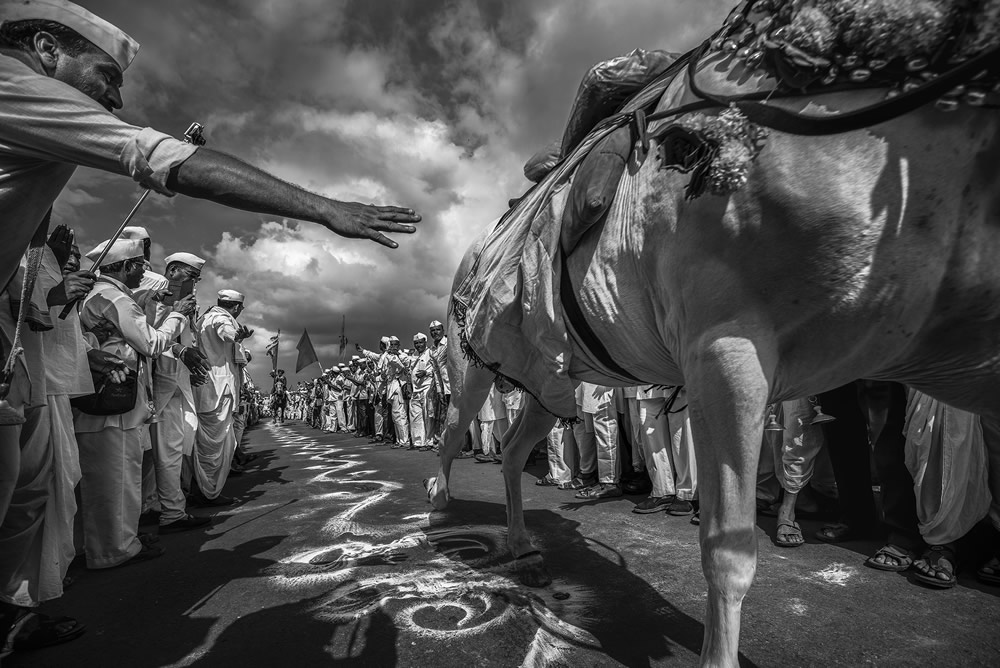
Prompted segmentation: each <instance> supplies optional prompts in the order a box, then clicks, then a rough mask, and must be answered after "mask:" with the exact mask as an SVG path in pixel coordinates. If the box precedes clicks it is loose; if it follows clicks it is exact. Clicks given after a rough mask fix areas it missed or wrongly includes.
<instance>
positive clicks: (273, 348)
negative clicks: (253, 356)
mask: <svg viewBox="0 0 1000 668" xmlns="http://www.w3.org/2000/svg"><path fill="white" fill-rule="evenodd" d="M264 354H265V355H267V356H268V357H277V356H278V335H277V334H275V335H274V336H272V337H271V340H270V341H268V342H267V347H266V348H264Z"/></svg>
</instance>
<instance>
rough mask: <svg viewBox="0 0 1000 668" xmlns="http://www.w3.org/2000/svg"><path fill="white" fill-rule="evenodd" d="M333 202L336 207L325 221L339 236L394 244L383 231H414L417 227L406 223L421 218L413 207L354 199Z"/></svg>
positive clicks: (388, 244) (400, 232)
mask: <svg viewBox="0 0 1000 668" xmlns="http://www.w3.org/2000/svg"><path fill="white" fill-rule="evenodd" d="M336 204H337V207H338V208H337V210H335V211H333V212H332V215H331V216H330V218H329V219H328V220H327V221H326V222H324V225H326V227H327V228H329V229H330V230H331V231H332V232H335V233H337V234H339V235H340V236H342V237H348V238H350V239H371V240H372V241H374V242H376V243H379V244H382V245H383V246H388V247H389V248H397V247H398V246H399V244H397V243H396V242H395V241H393V240H392V239H390V238H389V237H387V236H385V235H384V234H382V232H393V233H399V234H413V233H414V232H416V231H417V228H415V227H414V226H413V225H408V224H407V223H419V222H420V214H417V213H414V211H413V209H405V208H403V207H399V206H375V205H373V204H359V203H357V202H336Z"/></svg>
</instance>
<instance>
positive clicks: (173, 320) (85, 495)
mask: <svg viewBox="0 0 1000 668" xmlns="http://www.w3.org/2000/svg"><path fill="white" fill-rule="evenodd" d="M80 322H81V324H82V325H83V327H84V328H85V329H87V330H88V331H89V330H94V329H104V328H106V327H107V326H108V325H109V324H110V326H111V327H110V334H109V336H108V338H106V339H105V340H104V341H103V342H102V343H101V350H104V351H105V352H110V353H112V354H114V355H116V356H118V357H119V358H120V359H122V360H124V361H125V364H126V365H127V366H128V368H129V369H132V370H135V371H137V372H138V376H139V388H138V392H137V393H136V398H135V406H134V407H133V408H132V410H130V411H128V412H127V413H124V414H122V415H107V416H104V415H87V414H86V413H81V412H79V411H75V413H76V420H75V422H76V436H77V442H78V444H79V447H80V468H81V470H82V473H83V478H82V480H81V483H80V494H81V497H82V501H83V504H82V510H83V532H84V549H85V551H86V553H87V566H88V567H89V568H110V567H112V566H117V565H119V564H121V563H123V562H125V561H127V560H128V559H129V558H131V557H132V556H134V555H136V554H137V553H138V552H139V550H141V549H142V544H141V543H140V542H139V538H138V529H139V513H140V512H141V510H142V495H141V489H142V450H143V447H144V443H148V441H149V436H148V425H147V424H146V423H147V422H148V420H150V419H151V418H152V416H153V410H152V409H153V406H152V403H153V402H152V378H151V374H150V371H149V369H150V360H152V359H153V358H156V357H158V356H159V355H160V354H161V353H162V352H163V351H165V350H167V349H168V348H170V347H172V346H174V345H175V343H174V339H176V337H177V334H178V333H179V332H180V329H181V327H182V326H183V323H184V316H182V315H181V314H180V313H174V312H171V313H170V314H168V315H167V316H166V317H165V318H164V322H163V324H162V325H161V326H160V327H158V328H154V327H152V326H150V325H149V323H148V321H147V318H146V314H145V312H144V311H143V310H142V309H141V308H139V305H138V304H137V303H136V302H135V300H134V299H132V292H131V290H129V289H128V288H127V287H126V286H125V285H124V284H122V283H121V282H120V281H117V280H116V279H114V278H111V277H109V276H102V277H101V278H100V279H99V280H98V281H97V283H96V284H95V286H94V289H93V290H92V291H91V292H90V294H89V295H88V296H87V298H86V299H85V300H84V302H83V308H82V309H81V312H80ZM178 347H179V346H178Z"/></svg>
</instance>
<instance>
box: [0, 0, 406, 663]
mask: <svg viewBox="0 0 1000 668" xmlns="http://www.w3.org/2000/svg"><path fill="white" fill-rule="evenodd" d="M138 48H139V45H138V43H137V42H136V41H135V40H133V39H132V38H131V37H129V36H128V35H127V34H125V33H124V32H122V31H121V30H120V29H118V28H117V27H115V26H114V25H112V24H111V23H108V22H107V21H105V20H103V19H102V18H100V17H98V16H95V15H94V14H92V13H91V12H89V11H87V10H86V9H84V8H82V7H80V6H78V5H76V4H74V3H72V2H69V1H68V0H0V212H2V216H0V239H3V243H2V244H0V291H4V290H6V289H7V286H8V283H9V282H10V280H11V278H12V277H13V276H14V274H15V271H16V270H17V268H18V265H19V263H20V261H21V258H22V256H23V255H24V253H25V251H26V250H27V248H28V245H29V243H30V242H31V240H32V238H33V237H34V236H35V235H36V232H39V236H43V235H44V233H45V229H44V228H46V227H47V225H48V216H47V215H46V214H47V212H48V211H49V210H50V209H51V207H52V204H53V202H54V201H55V200H56V198H57V197H58V196H59V193H60V192H61V191H62V190H63V188H64V187H65V185H66V183H67V182H68V181H69V179H70V177H71V176H72V175H73V173H74V171H75V170H76V168H77V166H79V165H84V166H87V167H93V168H95V169H100V170H103V171H107V172H112V173H115V174H121V175H123V176H129V177H131V178H132V179H133V180H134V181H136V182H138V183H139V184H141V185H142V186H143V187H146V188H149V189H150V190H152V191H154V192H156V193H159V194H162V195H166V196H171V195H173V194H175V193H181V194H184V195H188V196H191V197H198V198H203V199H209V200H212V201H215V202H219V203H220V204H224V205H226V206H231V207H235V208H239V209H243V210H246V211H253V212H258V213H263V214H269V215H274V216H276V217H287V218H296V219H299V220H304V221H309V222H314V223H318V224H320V225H323V226H324V227H326V228H328V229H329V230H331V231H332V232H334V233H336V234H339V235H341V236H344V237H349V238H364V239H371V240H373V241H375V242H376V243H380V244H382V245H385V246H388V247H390V248H395V247H396V245H397V244H396V242H395V241H393V240H391V239H389V238H388V237H387V236H385V234H383V233H384V232H389V233H411V232H413V231H414V227H413V226H412V225H410V223H415V222H417V221H419V220H420V217H419V216H418V215H416V214H414V213H413V211H411V210H409V209H404V208H399V207H394V206H389V207H378V206H366V205H362V204H357V203H348V202H338V201H335V200H332V199H329V198H326V197H322V196H320V195H315V194H313V193H310V192H308V191H306V190H304V189H302V188H300V187H298V186H296V185H293V184H290V183H286V182H284V181H281V180H279V179H277V178H276V177H274V176H271V175H270V174H268V173H266V172H264V171H262V170H259V169H257V168H255V167H252V166H250V165H248V164H246V163H245V162H243V161H242V160H239V159H238V158H235V157H233V156H230V155H226V154H225V153H222V152H220V151H215V150H207V149H199V148H198V147H196V146H193V145H191V144H187V143H184V142H182V141H179V140H177V139H174V138H173V137H170V136H169V135H166V134H163V133H161V132H158V131H156V130H154V129H152V128H140V127H136V126H134V125H131V124H129V123H126V122H124V121H122V120H121V119H119V118H117V117H116V116H115V115H114V113H113V112H114V111H115V110H117V109H121V108H122V106H123V101H122V96H121V93H120V90H119V89H120V88H121V86H122V83H123V79H124V72H125V70H126V69H127V68H128V66H129V64H130V63H131V62H132V59H133V58H134V57H135V54H136V52H137V51H138ZM93 282H94V276H93V274H89V273H88V274H86V275H84V276H83V277H82V285H81V286H80V287H81V290H82V291H83V293H84V294H85V293H86V291H87V290H89V289H90V287H91V286H93ZM0 296H2V293H0ZM13 340H14V329H13V327H7V326H2V327H0V349H2V350H0V353H2V355H3V357H4V358H6V357H7V355H8V353H9V352H10V351H11V349H12V347H13V346H12V343H13ZM43 380H44V379H41V378H32V377H29V376H25V375H24V374H21V375H18V376H17V377H15V378H14V379H12V382H11V383H10V384H9V387H3V388H2V390H0V394H2V395H3V396H0V399H4V398H7V399H12V400H13V401H11V402H9V403H10V405H9V409H10V411H11V413H12V415H13V417H11V418H9V419H7V420H6V422H8V423H5V424H0V455H2V459H3V461H4V462H5V468H7V469H8V470H10V471H14V472H15V473H10V474H8V475H5V476H0V505H2V506H5V507H7V506H10V505H13V506H14V507H17V508H21V507H25V503H26V502H25V501H23V500H22V497H24V496H25V494H26V493H27V490H25V489H23V488H22V487H20V485H21V481H25V480H33V479H34V478H35V477H36V476H34V475H33V474H32V471H29V470H26V469H25V467H26V466H28V465H30V463H31V462H39V461H48V460H49V459H50V458H51V457H50V453H49V452H47V451H39V452H35V451H31V452H25V451H24V448H25V446H24V443H23V441H24V439H22V437H21V432H22V429H23V426H22V424H18V423H17V422H18V421H23V420H24V419H25V417H24V409H25V407H26V403H25V400H24V399H23V398H24V397H28V396H30V387H31V386H32V385H33V384H34V385H35V386H36V387H44V384H43ZM14 403H17V405H14ZM37 440H39V443H41V445H39V446H38V447H40V448H45V447H47V446H46V445H45V443H47V442H48V441H47V439H37ZM7 500H9V503H8V502H7ZM30 503H31V504H32V505H31V508H32V510H31V512H32V513H40V512H43V511H44V506H45V500H44V499H37V498H34V497H32V498H31V499H30ZM9 519H10V513H7V514H6V515H5V517H3V518H0V541H3V540H4V538H5V536H8V535H12V534H14V533H17V532H18V531H19V529H18V528H17V527H14V526H7V525H5V521H6V520H9ZM36 524H37V523H36ZM10 575H11V574H10V573H6V572H0V581H2V582H7V579H8V577H9V576H10ZM22 612H23V611H22V610H20V609H11V610H6V609H4V610H0V639H4V638H6V637H7V636H8V634H9V632H10V631H11V630H12V627H14V626H16V625H19V624H22V622H23V621H24V620H25V619H28V617H26V616H25V615H23V614H22ZM32 620H33V621H31V624H32V625H33V626H32V628H24V629H20V628H18V629H14V633H15V635H17V642H16V643H15V644H16V645H18V646H19V647H29V646H30V647H37V646H40V645H42V644H46V643H47V642H64V641H65V640H68V639H71V638H72V637H75V636H76V635H79V633H80V632H81V628H80V626H79V625H76V624H75V622H73V621H72V620H70V621H66V622H63V621H59V620H48V619H43V618H41V617H38V616H36V617H33V618H32ZM22 630H23V633H21V631H22ZM47 639H52V640H51V641H48V640H47ZM0 653H2V650H0Z"/></svg>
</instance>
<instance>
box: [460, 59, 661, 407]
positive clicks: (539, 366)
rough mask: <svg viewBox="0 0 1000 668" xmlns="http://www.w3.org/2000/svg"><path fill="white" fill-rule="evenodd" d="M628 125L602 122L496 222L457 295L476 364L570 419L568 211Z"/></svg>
mask: <svg viewBox="0 0 1000 668" xmlns="http://www.w3.org/2000/svg"><path fill="white" fill-rule="evenodd" d="M669 81H670V77H663V78H661V79H659V80H657V81H655V82H653V83H652V84H650V85H649V86H647V88H646V89H644V90H643V91H642V92H640V93H639V94H638V95H636V96H635V97H634V98H633V99H632V100H631V101H630V102H629V103H628V104H627V105H626V106H625V108H624V109H623V111H625V112H628V111H631V110H634V109H639V108H642V107H644V106H647V105H649V104H650V103H652V102H655V101H656V100H658V99H659V98H660V96H661V95H662V94H663V91H664V90H665V89H666V87H667V85H668V83H669ZM628 122H629V119H628V117H626V116H620V115H619V116H614V117H612V118H610V119H606V120H605V121H602V122H601V123H599V124H598V125H597V127H595V128H594V130H593V131H592V132H591V133H590V134H589V135H588V136H587V137H585V138H584V139H583V141H581V142H580V143H579V145H578V146H577V147H576V148H575V149H574V150H573V151H571V152H570V153H569V155H567V156H566V157H565V159H564V160H563V161H562V162H561V163H559V164H558V165H557V166H556V167H555V169H554V170H552V171H551V172H549V173H548V175H547V176H545V177H544V178H543V179H542V180H541V182H540V183H539V184H538V185H537V186H535V187H534V188H533V189H532V190H530V191H529V192H528V193H527V194H526V195H525V196H524V197H523V198H522V199H521V200H520V201H519V202H518V203H517V204H516V206H515V207H514V208H512V209H511V210H510V211H508V212H507V213H506V214H505V215H504V216H503V217H501V218H500V220H499V221H498V222H497V223H495V224H492V225H491V228H492V229H491V232H490V233H489V234H488V235H487V236H486V238H485V239H484V240H483V241H482V244H481V246H480V248H479V249H478V251H477V256H476V259H475V262H474V264H473V267H472V270H471V271H470V273H469V275H468V276H467V277H466V278H465V280H464V281H463V282H462V283H461V285H460V286H459V287H458V288H457V289H456V291H455V294H454V295H453V297H452V299H453V301H452V309H453V314H454V315H455V317H456V319H457V320H458V322H459V325H460V327H461V328H462V330H463V340H462V345H463V349H464V350H465V352H466V354H467V356H468V357H469V358H470V359H471V360H472V361H473V363H478V364H482V365H484V366H486V367H487V368H489V369H491V370H493V371H496V372H498V373H500V374H502V375H503V376H504V377H506V378H508V379H510V380H511V381H513V382H514V383H515V384H516V385H518V386H519V387H522V388H524V389H526V390H527V391H529V392H530V393H531V394H532V395H534V396H535V398H536V399H538V400H539V402H540V403H541V404H542V406H544V407H545V409H546V410H548V411H549V412H551V413H552V414H554V415H556V416H558V417H560V418H565V419H567V420H573V419H575V418H576V402H575V400H574V394H573V391H574V384H573V382H572V381H571V380H570V378H569V375H568V374H567V370H568V369H569V361H570V357H571V356H572V347H571V345H570V340H569V334H568V332H567V328H566V323H565V321H564V318H563V312H562V305H561V304H560V297H559V280H560V278H559V277H560V273H561V269H562V262H561V259H560V236H561V234H562V233H563V220H564V216H563V212H564V209H565V208H566V205H567V198H568V194H569V191H570V188H571V186H572V182H573V178H574V177H573V173H574V170H575V169H576V168H577V167H578V166H579V165H580V164H581V163H582V162H583V160H584V159H585V158H586V157H587V156H588V154H590V153H591V151H592V149H594V148H595V147H597V146H598V145H599V144H600V143H601V142H602V141H604V140H605V139H607V138H609V137H610V136H611V135H612V133H614V132H615V131H616V130H618V131H625V132H627V128H626V127H625V126H626V125H627V124H628ZM616 182H617V181H616ZM499 360H503V367H502V368H500V364H499Z"/></svg>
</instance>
